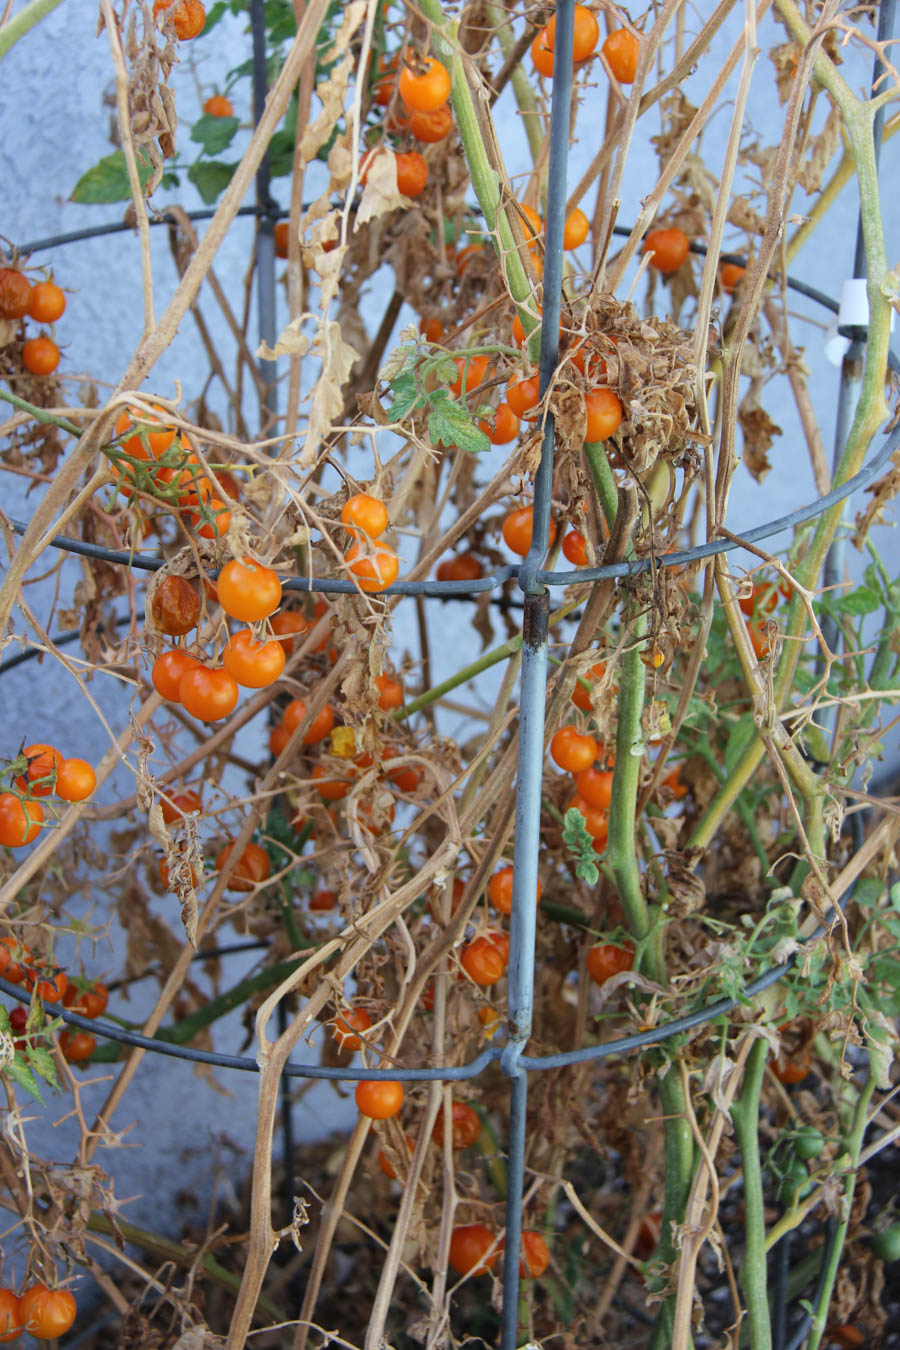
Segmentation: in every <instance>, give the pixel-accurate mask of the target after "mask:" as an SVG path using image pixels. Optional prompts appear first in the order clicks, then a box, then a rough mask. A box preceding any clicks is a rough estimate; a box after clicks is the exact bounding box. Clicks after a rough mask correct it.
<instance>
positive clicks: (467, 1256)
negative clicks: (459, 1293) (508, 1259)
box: [449, 1223, 500, 1275]
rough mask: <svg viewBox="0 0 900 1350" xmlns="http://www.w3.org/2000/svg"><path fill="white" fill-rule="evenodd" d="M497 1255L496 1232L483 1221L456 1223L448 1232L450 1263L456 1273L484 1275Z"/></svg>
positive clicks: (498, 1247)
mask: <svg viewBox="0 0 900 1350" xmlns="http://www.w3.org/2000/svg"><path fill="white" fill-rule="evenodd" d="M492 1247H493V1249H494V1250H493V1251H491V1248H492ZM488 1252H490V1255H488ZM499 1255H500V1246H499V1244H498V1243H497V1234H496V1233H494V1232H493V1231H492V1230H491V1229H490V1228H485V1226H484V1224H483V1223H467V1224H458V1225H457V1227H456V1228H454V1230H453V1232H452V1233H451V1234H450V1252H449V1258H450V1264H451V1266H452V1267H453V1269H454V1270H455V1271H456V1273H457V1275H486V1274H487V1272H488V1271H489V1270H490V1269H491V1268H492V1266H493V1265H494V1264H495V1262H496V1261H497V1258H498V1257H499Z"/></svg>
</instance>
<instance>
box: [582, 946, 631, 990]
mask: <svg viewBox="0 0 900 1350" xmlns="http://www.w3.org/2000/svg"><path fill="white" fill-rule="evenodd" d="M633 966H634V948H633V947H632V946H631V944H630V943H626V944H625V946H624V947H617V946H616V945H615V944H614V943H612V942H600V943H598V944H597V945H596V946H595V947H592V948H591V950H590V951H589V952H588V954H587V972H588V974H589V975H590V977H591V979H592V980H593V981H594V984H605V983H606V981H607V980H610V979H612V977H613V975H618V974H619V973H620V971H623V970H631V969H632V967H633Z"/></svg>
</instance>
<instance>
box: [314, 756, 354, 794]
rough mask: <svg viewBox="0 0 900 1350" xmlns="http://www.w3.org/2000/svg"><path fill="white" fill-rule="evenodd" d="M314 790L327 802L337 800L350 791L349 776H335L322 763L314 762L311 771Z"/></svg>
mask: <svg viewBox="0 0 900 1350" xmlns="http://www.w3.org/2000/svg"><path fill="white" fill-rule="evenodd" d="M312 778H313V782H314V783H315V785H316V792H318V794H319V796H320V797H324V798H325V800H326V801H327V802H339V801H340V800H341V799H342V798H343V797H346V795H347V793H348V792H349V791H350V784H351V781H352V780H351V779H350V778H336V777H335V776H334V774H333V772H332V771H331V770H329V769H328V768H327V767H326V765H324V764H316V765H315V766H314V768H313V771H312Z"/></svg>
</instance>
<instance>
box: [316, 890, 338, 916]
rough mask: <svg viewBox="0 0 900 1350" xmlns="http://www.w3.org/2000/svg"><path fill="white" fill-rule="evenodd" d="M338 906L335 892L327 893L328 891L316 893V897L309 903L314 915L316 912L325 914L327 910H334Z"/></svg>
mask: <svg viewBox="0 0 900 1350" xmlns="http://www.w3.org/2000/svg"><path fill="white" fill-rule="evenodd" d="M336 904H337V895H336V894H335V892H334V891H327V890H325V891H316V893H315V895H313V896H311V897H310V901H309V907H310V910H312V911H313V912H314V913H315V912H323V913H324V911H325V910H328V909H334V907H335V905H336Z"/></svg>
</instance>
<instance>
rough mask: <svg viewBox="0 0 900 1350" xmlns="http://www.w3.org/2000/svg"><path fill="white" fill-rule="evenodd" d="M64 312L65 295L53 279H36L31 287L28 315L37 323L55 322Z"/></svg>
mask: <svg viewBox="0 0 900 1350" xmlns="http://www.w3.org/2000/svg"><path fill="white" fill-rule="evenodd" d="M65 312H66V297H65V294H64V292H63V291H61V290H60V288H59V287H58V286H57V285H56V283H55V282H54V281H37V282H35V284H34V285H33V286H32V288H31V298H30V300H29V303H28V317H29V318H30V319H34V320H35V321H36V322H37V323H56V320H57V319H61V318H62V316H63V314H65Z"/></svg>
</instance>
